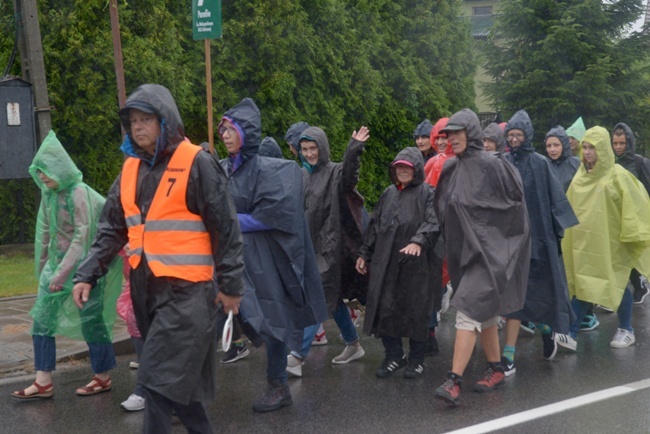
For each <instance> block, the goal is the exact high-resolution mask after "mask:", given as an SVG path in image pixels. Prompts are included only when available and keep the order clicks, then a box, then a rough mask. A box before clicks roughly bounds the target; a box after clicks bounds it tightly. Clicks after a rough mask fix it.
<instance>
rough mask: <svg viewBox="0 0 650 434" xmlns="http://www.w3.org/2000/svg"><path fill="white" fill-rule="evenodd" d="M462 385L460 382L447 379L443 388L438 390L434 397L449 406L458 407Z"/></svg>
mask: <svg viewBox="0 0 650 434" xmlns="http://www.w3.org/2000/svg"><path fill="white" fill-rule="evenodd" d="M460 385H461V382H460V381H459V380H453V379H451V378H447V380H446V381H445V382H444V383H443V384H442V386H440V387H438V388H437V389H436V391H435V392H434V396H435V397H436V398H438V399H442V400H443V401H446V402H448V403H449V404H453V405H458V401H459V400H460Z"/></svg>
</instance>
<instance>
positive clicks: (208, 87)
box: [204, 39, 214, 154]
mask: <svg viewBox="0 0 650 434" xmlns="http://www.w3.org/2000/svg"><path fill="white" fill-rule="evenodd" d="M204 41H205V93H206V99H207V101H208V143H210V153H212V154H214V132H213V131H212V130H213V127H212V61H211V60H210V40H209V39H204Z"/></svg>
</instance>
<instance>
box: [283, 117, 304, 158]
mask: <svg viewBox="0 0 650 434" xmlns="http://www.w3.org/2000/svg"><path fill="white" fill-rule="evenodd" d="M307 128H309V124H308V123H307V122H296V123H295V124H293V125H291V126H290V127H289V129H288V130H287V134H285V136H284V140H285V141H286V142H287V143H288V144H289V145H291V147H292V148H293V149H295V150H296V151H298V153H300V136H302V132H303V131H305V130H306V129H307Z"/></svg>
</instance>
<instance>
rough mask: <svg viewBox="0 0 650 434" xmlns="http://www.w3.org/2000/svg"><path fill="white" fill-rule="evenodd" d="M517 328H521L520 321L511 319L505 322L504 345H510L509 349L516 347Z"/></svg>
mask: <svg viewBox="0 0 650 434" xmlns="http://www.w3.org/2000/svg"><path fill="white" fill-rule="evenodd" d="M519 326H521V320H518V319H512V318H508V319H507V320H506V345H510V346H511V347H514V346H516V345H517V338H518V337H519Z"/></svg>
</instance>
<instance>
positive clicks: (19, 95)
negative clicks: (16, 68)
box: [0, 78, 37, 179]
mask: <svg viewBox="0 0 650 434" xmlns="http://www.w3.org/2000/svg"><path fill="white" fill-rule="evenodd" d="M36 149H37V143H36V129H35V125H34V99H33V97H32V85H31V84H30V83H28V82H26V81H24V80H21V79H19V78H10V79H7V80H1V81H0V179H20V178H29V177H30V175H29V172H28V169H29V165H30V164H31V163H32V160H33V159H34V155H36Z"/></svg>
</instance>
